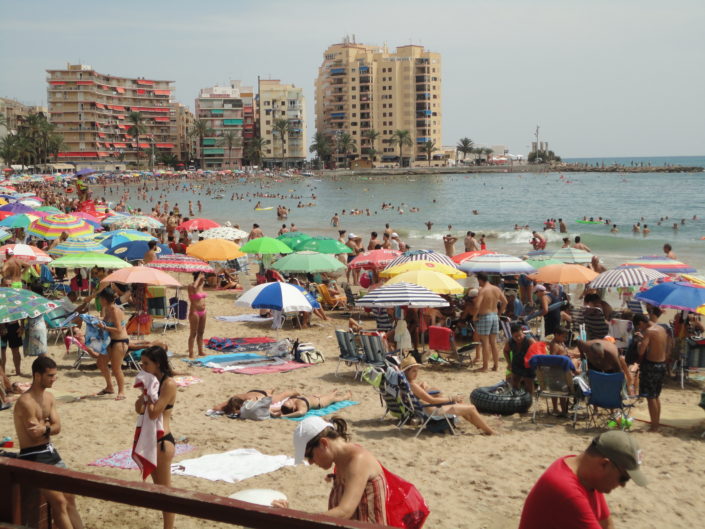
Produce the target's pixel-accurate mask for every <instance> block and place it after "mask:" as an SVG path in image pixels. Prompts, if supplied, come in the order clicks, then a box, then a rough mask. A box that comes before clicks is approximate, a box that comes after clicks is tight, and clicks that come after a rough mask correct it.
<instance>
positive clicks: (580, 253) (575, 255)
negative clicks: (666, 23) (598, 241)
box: [551, 248, 593, 264]
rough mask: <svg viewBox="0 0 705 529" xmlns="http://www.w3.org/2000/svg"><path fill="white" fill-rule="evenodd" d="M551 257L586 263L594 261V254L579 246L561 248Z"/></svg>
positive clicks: (567, 261) (564, 260) (573, 262)
mask: <svg viewBox="0 0 705 529" xmlns="http://www.w3.org/2000/svg"><path fill="white" fill-rule="evenodd" d="M551 257H552V258H553V259H558V260H559V261H563V262H564V263H572V264H586V263H589V262H590V261H592V258H593V254H591V253H590V252H586V251H585V250H580V249H579V248H561V249H560V250H558V251H557V252H556V253H554V254H553V255H552V256H551Z"/></svg>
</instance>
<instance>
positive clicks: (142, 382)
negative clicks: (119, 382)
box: [132, 371, 164, 480]
mask: <svg viewBox="0 0 705 529" xmlns="http://www.w3.org/2000/svg"><path fill="white" fill-rule="evenodd" d="M133 387H135V388H142V396H143V398H144V402H145V404H149V403H154V402H157V400H159V381H158V380H157V377H155V376H154V375H152V374H150V373H147V372H146V371H140V372H139V373H137V376H136V377H135V385H134V386H133ZM162 435H164V424H163V422H162V416H161V415H160V416H159V417H157V418H156V419H151V418H150V417H149V414H148V413H147V411H146V410H145V412H144V413H143V414H142V415H139V416H138V417H137V424H136V426H135V439H134V442H133V444H132V459H134V460H135V463H137V466H138V467H139V469H140V470H141V471H142V479H143V480H145V479H147V478H148V477H149V475H150V474H151V473H152V472H153V471H154V469H155V468H157V439H159V438H160V437H161V436H162Z"/></svg>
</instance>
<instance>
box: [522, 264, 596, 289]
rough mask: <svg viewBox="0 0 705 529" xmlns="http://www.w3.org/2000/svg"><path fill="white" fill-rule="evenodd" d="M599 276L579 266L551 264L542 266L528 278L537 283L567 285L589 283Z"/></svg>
mask: <svg viewBox="0 0 705 529" xmlns="http://www.w3.org/2000/svg"><path fill="white" fill-rule="evenodd" d="M598 275H599V274H598V273H597V272H595V271H594V270H590V269H589V268H587V267H585V266H583V265H579V264H553V265H548V266H544V267H543V268H541V269H540V270H539V271H538V272H536V273H535V274H530V275H529V278H531V279H533V280H534V281H536V282H537V283H559V284H561V285H569V284H573V283H581V284H584V283H589V282H590V281H592V280H593V279H595V278H596V277H597V276H598Z"/></svg>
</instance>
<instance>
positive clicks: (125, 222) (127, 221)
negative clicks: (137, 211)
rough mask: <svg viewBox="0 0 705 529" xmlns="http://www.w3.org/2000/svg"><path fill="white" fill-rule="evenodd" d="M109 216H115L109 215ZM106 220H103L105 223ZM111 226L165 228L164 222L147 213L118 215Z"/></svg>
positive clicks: (117, 227) (118, 227)
mask: <svg viewBox="0 0 705 529" xmlns="http://www.w3.org/2000/svg"><path fill="white" fill-rule="evenodd" d="M108 218H113V217H108ZM106 220H107V219H104V220H103V224H105V221H106ZM110 227H111V228H112V229H120V228H132V229H140V228H149V229H150V230H158V229H160V228H163V227H164V224H162V223H161V222H159V221H158V220H157V219H155V218H152V217H148V216H146V215H130V216H124V217H118V218H117V220H114V221H112V222H111V223H110Z"/></svg>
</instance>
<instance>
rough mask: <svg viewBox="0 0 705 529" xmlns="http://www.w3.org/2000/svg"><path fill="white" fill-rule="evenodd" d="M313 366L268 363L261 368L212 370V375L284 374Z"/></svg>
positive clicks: (291, 363)
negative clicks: (225, 373) (226, 373)
mask: <svg viewBox="0 0 705 529" xmlns="http://www.w3.org/2000/svg"><path fill="white" fill-rule="evenodd" d="M312 365H314V364H301V363H299V362H290V361H288V362H283V361H279V362H274V363H272V362H270V363H269V364H265V365H261V366H250V367H243V368H242V369H237V368H235V369H214V370H213V372H214V373H223V372H228V373H239V374H241V375H267V374H270V373H284V372H286V371H293V370H294V369H301V368H304V367H311V366H312Z"/></svg>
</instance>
